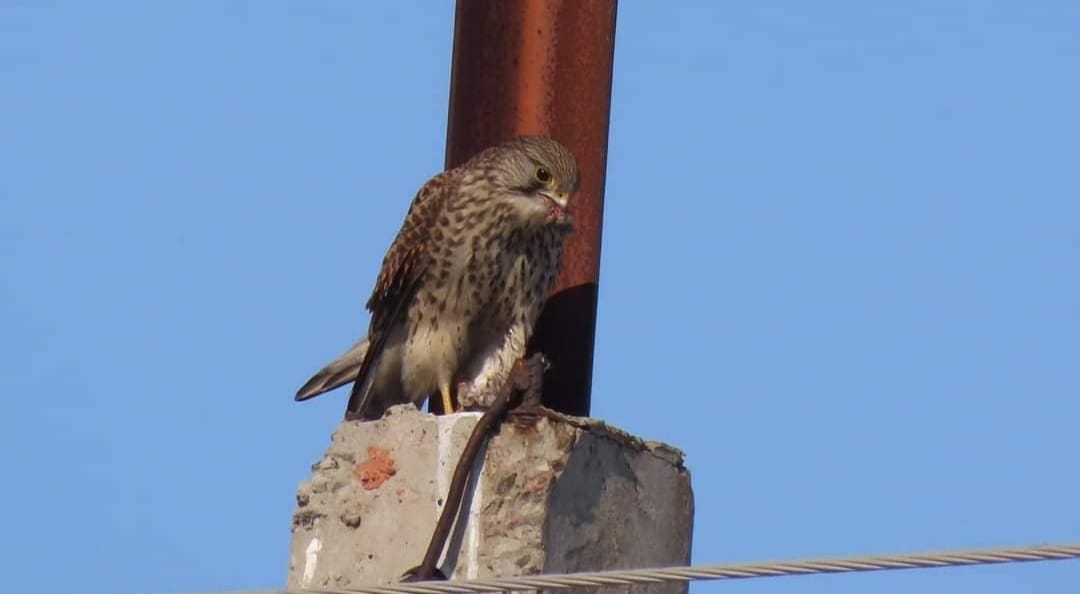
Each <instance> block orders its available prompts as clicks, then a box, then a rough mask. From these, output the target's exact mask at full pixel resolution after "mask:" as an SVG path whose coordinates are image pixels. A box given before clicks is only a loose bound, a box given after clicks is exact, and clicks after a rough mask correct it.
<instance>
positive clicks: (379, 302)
mask: <svg viewBox="0 0 1080 594" xmlns="http://www.w3.org/2000/svg"><path fill="white" fill-rule="evenodd" d="M450 177H451V172H443V173H440V174H439V175H436V176H435V177H433V178H431V179H430V180H428V182H427V183H426V184H424V185H423V187H421V188H420V191H418V192H417V193H416V197H415V198H413V201H412V204H410V205H409V212H408V213H406V215H405V222H404V223H402V225H401V230H400V231H398V234H397V237H395V238H394V242H393V243H392V244H390V249H389V250H387V251H386V256H385V257H384V258H383V263H382V268H380V269H379V277H378V279H376V281H375V289H374V290H373V291H372V293H371V298H370V299H368V302H367V308H368V309H369V310H371V324H370V327H369V328H368V338H369V339H370V341H371V346H370V348H368V351H367V354H366V355H365V356H364V361H363V363H361V364H360V370H359V372H357V374H356V380H355V381H354V382H353V387H352V392H351V393H350V394H349V404H348V406H347V407H346V409H345V414H346V416H349V415H350V414H359V413H362V412H363V410H364V408H365V406H366V405H367V402H368V399H369V398H370V393H371V385H372V381H370V380H371V378H370V377H369V376H370V375H371V373H372V371H373V370H374V365H375V363H376V362H377V361H378V359H379V356H380V355H381V354H382V351H383V347H384V346H385V345H386V338H387V336H388V335H389V334H390V330H391V328H393V327H394V326H395V325H396V324H397V323H399V322H403V321H404V317H405V316H406V315H407V312H408V309H409V303H410V302H411V301H412V298H413V296H414V295H415V294H416V290H417V287H418V285H419V283H420V280H421V279H422V278H423V276H424V271H425V270H426V269H427V266H428V263H429V261H430V253H431V250H430V247H431V229H432V228H433V227H434V225H435V224H436V222H437V221H438V217H439V215H441V214H442V211H443V206H444V205H445V203H446V199H447V196H449V194H450V189H451V187H452V184H451V180H450Z"/></svg>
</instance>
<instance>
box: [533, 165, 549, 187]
mask: <svg viewBox="0 0 1080 594" xmlns="http://www.w3.org/2000/svg"><path fill="white" fill-rule="evenodd" d="M536 181H538V182H540V183H542V184H547V183H551V172H550V171H548V170H547V169H544V168H543V167H537V168H536Z"/></svg>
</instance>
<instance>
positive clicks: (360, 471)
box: [353, 446, 397, 491]
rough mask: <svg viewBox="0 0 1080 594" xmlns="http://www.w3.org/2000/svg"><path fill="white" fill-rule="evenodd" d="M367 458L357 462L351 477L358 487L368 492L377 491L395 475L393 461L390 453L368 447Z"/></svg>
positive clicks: (395, 470)
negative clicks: (358, 482) (357, 482)
mask: <svg viewBox="0 0 1080 594" xmlns="http://www.w3.org/2000/svg"><path fill="white" fill-rule="evenodd" d="M367 453H368V458H367V460H364V461H363V462H357V463H356V464H355V465H354V466H353V476H355V477H356V480H358V481H360V486H361V487H363V488H364V489H366V490H368V491H370V490H372V489H378V488H379V487H381V486H382V484H383V483H385V482H386V481H387V480H389V479H390V477H392V476H394V475H395V474H397V469H396V468H394V459H393V458H391V457H390V452H389V451H387V450H384V449H382V448H377V447H374V446H368V449H367Z"/></svg>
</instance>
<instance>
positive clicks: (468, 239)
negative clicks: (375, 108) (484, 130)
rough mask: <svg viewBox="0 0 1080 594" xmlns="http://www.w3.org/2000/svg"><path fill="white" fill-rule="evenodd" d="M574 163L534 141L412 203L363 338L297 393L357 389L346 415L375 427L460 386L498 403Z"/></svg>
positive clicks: (542, 293) (475, 164)
mask: <svg viewBox="0 0 1080 594" xmlns="http://www.w3.org/2000/svg"><path fill="white" fill-rule="evenodd" d="M578 183H579V180H578V170H577V164H576V162H575V161H574V157H573V156H572V155H571V154H570V152H569V151H568V150H567V149H566V148H565V147H563V146H562V145H560V144H559V143H557V142H555V141H554V140H552V139H550V138H546V137H541V136H532V137H519V138H515V139H513V140H510V141H508V142H505V143H503V144H500V145H497V146H495V147H492V148H489V149H487V150H485V151H483V152H481V153H479V154H478V155H476V156H475V157H473V158H472V159H470V160H469V161H468V162H466V163H465V164H463V165H461V166H460V167H457V168H454V169H450V170H448V171H445V172H443V173H440V174H439V175H437V176H435V177H434V178H432V179H431V180H430V181H428V182H427V183H426V184H424V186H423V187H421V188H420V191H419V192H418V193H417V195H416V197H415V198H414V199H413V202H412V204H411V206H410V207H409V211H408V213H407V214H406V216H405V221H404V223H403V224H402V227H401V230H400V231H399V232H398V234H397V237H396V238H395V239H394V241H393V243H392V244H391V246H390V248H389V250H388V251H387V253H386V256H385V258H384V259H383V264H382V268H381V269H380V271H379V275H378V278H377V280H376V282H375V288H374V290H373V291H372V295H371V298H370V299H369V300H368V303H367V307H368V309H369V310H371V321H370V324H369V327H368V334H367V336H366V337H364V338H363V339H361V340H360V341H358V342H357V343H356V344H354V345H353V346H352V347H351V348H350V349H349V350H348V351H346V352H345V353H343V354H342V355H341V356H339V357H338V358H337V359H335V360H334V361H332V362H331V363H330V364H328V365H327V366H326V367H325V368H323V369H322V370H320V371H319V372H318V373H317V374H315V376H314V377H312V378H311V379H310V380H308V382H307V383H305V384H304V386H303V387H301V388H300V390H299V391H298V392H297V395H296V399H297V400H305V399H307V398H311V397H313V396H316V395H318V394H321V393H323V392H326V391H328V390H332V389H334V388H336V387H338V386H340V385H343V384H345V383H348V382H350V381H353V380H354V379H357V381H356V382H355V383H354V385H353V389H352V393H351V395H350V398H349V404H348V407H347V411H346V412H347V414H349V415H355V416H359V417H361V418H377V417H379V416H380V415H381V414H382V412H383V411H384V410H385V408H386V407H388V406H390V405H393V404H397V403H402V402H412V403H414V404H417V405H418V406H419V405H420V404H421V403H422V402H423V400H424V399H425V398H426V397H428V396H429V395H431V394H433V393H437V392H442V393H443V394H444V397H446V396H447V395H448V394H449V392H450V389H451V387H453V386H455V385H456V384H458V383H460V382H465V385H467V386H468V387H469V392H470V395H471V396H472V397H473V398H474V399H475V398H476V397H477V396H478V395H479V397H480V398H479V400H480V401H481V403H482V402H483V400H484V398H483V395H484V394H485V393H491V392H493V391H494V390H495V389H496V388H497V387H498V386H499V385H500V384H501V383H502V382H503V381H505V379H506V376H507V374H508V373H509V370H510V367H511V365H512V363H513V361H515V360H516V359H517V358H519V357H521V356H523V355H524V353H525V345H526V343H527V341H528V339H529V337H530V336H531V334H532V331H533V326H534V325H535V323H536V319H537V317H538V316H539V314H540V310H541V308H542V307H543V305H544V302H545V300H546V298H547V293H548V291H549V290H550V287H551V283H552V281H553V280H554V278H555V273H556V272H557V271H558V267H559V260H560V256H561V254H562V244H563V239H564V238H565V236H566V235H567V233H569V231H570V219H569V215H568V214H567V213H566V207H567V205H568V201H569V199H570V197H571V196H572V195H573V193H574V192H575V191H576V190H577V188H578Z"/></svg>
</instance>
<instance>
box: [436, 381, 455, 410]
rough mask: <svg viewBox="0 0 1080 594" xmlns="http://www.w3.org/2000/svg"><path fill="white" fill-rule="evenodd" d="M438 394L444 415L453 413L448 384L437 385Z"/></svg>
mask: <svg viewBox="0 0 1080 594" xmlns="http://www.w3.org/2000/svg"><path fill="white" fill-rule="evenodd" d="M439 395H440V396H442V409H443V414H444V415H449V414H453V412H454V400H453V399H452V398H451V397H450V385H449V384H447V385H441V386H439Z"/></svg>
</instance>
